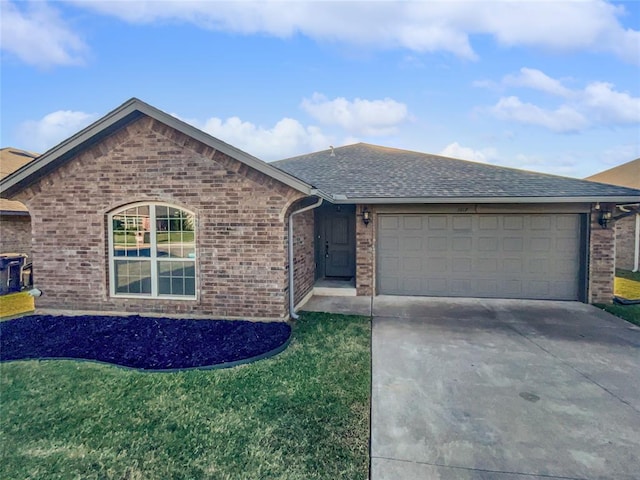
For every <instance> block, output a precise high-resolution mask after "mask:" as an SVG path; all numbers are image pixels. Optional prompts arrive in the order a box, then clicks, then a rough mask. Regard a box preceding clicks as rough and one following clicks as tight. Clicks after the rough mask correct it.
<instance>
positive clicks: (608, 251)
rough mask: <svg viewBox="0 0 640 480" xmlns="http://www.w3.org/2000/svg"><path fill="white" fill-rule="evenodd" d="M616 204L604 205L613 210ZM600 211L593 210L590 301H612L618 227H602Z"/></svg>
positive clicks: (590, 243) (590, 249) (604, 207)
mask: <svg viewBox="0 0 640 480" xmlns="http://www.w3.org/2000/svg"><path fill="white" fill-rule="evenodd" d="M614 207H615V205H602V206H601V208H603V209H610V210H613V209H614ZM599 215H600V211H599V210H596V209H595V208H594V209H593V210H592V211H591V228H590V230H591V233H590V236H589V237H590V238H589V298H588V301H589V303H611V301H612V300H613V279H614V277H615V271H616V264H615V257H616V229H615V228H614V227H613V226H612V225H610V226H609V228H602V227H601V226H600V225H599V224H598V218H599Z"/></svg>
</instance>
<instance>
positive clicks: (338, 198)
mask: <svg viewBox="0 0 640 480" xmlns="http://www.w3.org/2000/svg"><path fill="white" fill-rule="evenodd" d="M330 201H331V203H335V204H340V203H364V204H368V205H377V204H389V205H391V204H407V203H412V204H433V203H486V204H489V203H596V202H602V203H637V202H638V196H637V195H635V196H632V195H617V196H584V197H506V196H505V197H373V198H371V197H347V196H344V195H333V196H332V198H331V200H330Z"/></svg>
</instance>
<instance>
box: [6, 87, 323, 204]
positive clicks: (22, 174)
mask: <svg viewBox="0 0 640 480" xmlns="http://www.w3.org/2000/svg"><path fill="white" fill-rule="evenodd" d="M143 115H146V116H148V117H151V118H153V119H155V120H157V121H159V122H161V123H164V124H165V125H168V126H170V127H172V128H174V129H176V130H178V131H179V132H182V133H184V134H185V135H187V136H189V137H191V138H193V139H195V140H198V141H200V142H202V143H204V144H205V145H207V146H209V147H211V148H213V149H215V150H217V151H220V152H222V153H224V154H226V155H228V156H230V157H232V158H234V159H236V160H238V161H239V162H241V163H244V164H245V165H247V166H249V167H251V168H254V169H255V170H258V171H259V172H261V173H264V174H265V175H268V176H270V177H272V178H274V179H276V180H278V181H280V182H282V183H284V184H285V185H288V186H290V187H291V188H294V189H296V190H298V191H300V192H302V193H306V194H313V193H315V190H314V189H313V187H312V186H311V185H309V184H307V183H305V182H304V181H301V180H299V179H298V178H296V177H293V176H291V175H289V174H288V173H286V172H284V171H282V170H279V169H277V168H275V167H274V166H272V165H270V164H268V163H266V162H264V161H262V160H260V159H258V158H256V157H254V156H252V155H249V154H248V153H245V152H243V151H242V150H240V149H238V148H236V147H234V146H232V145H229V144H227V143H225V142H223V141H221V140H218V139H217V138H214V137H212V136H211V135H209V134H208V133H205V132H203V131H202V130H199V129H197V128H195V127H193V126H191V125H189V124H187V123H185V122H183V121H182V120H180V119H178V118H176V117H174V116H172V115H169V114H168V113H165V112H163V111H161V110H158V109H157V108H155V107H152V106H151V105H149V104H147V103H145V102H143V101H141V100H138V99H137V98H131V99H130V100H127V101H126V102H125V103H123V104H122V105H120V106H119V107H118V108H116V109H115V110H113V111H111V112H109V113H108V114H106V115H105V116H104V117H102V118H100V119H99V120H97V121H95V122H94V123H92V124H91V125H89V126H88V127H86V128H85V129H84V130H81V131H80V132H78V133H76V134H75V135H74V136H72V137H70V138H68V139H67V140H65V141H64V142H62V143H60V144H59V145H56V146H55V147H53V148H52V149H50V150H48V151H46V152H45V153H43V154H42V155H40V156H39V157H38V158H37V159H36V160H35V161H33V162H31V163H29V164H28V165H26V166H24V167H23V168H20V169H19V170H18V171H16V172H14V173H13V174H11V175H9V176H8V177H6V178H3V179H1V180H0V194H1V195H2V196H3V197H11V196H12V195H14V194H15V193H16V192H19V191H20V190H22V189H24V188H26V187H28V186H29V185H31V184H33V183H34V182H36V181H38V180H39V179H40V178H42V177H44V176H45V175H47V174H48V173H50V172H51V171H53V170H55V169H56V168H58V167H59V166H60V165H62V164H64V163H65V162H66V161H68V160H70V159H71V158H72V157H74V156H75V155H77V154H78V153H79V152H81V151H83V150H84V149H86V148H89V147H90V146H92V145H94V144H96V143H98V142H99V141H101V140H102V139H104V138H105V137H106V136H108V135H110V134H112V133H114V132H116V131H117V130H119V129H121V128H122V127H124V126H125V125H127V124H129V123H131V122H133V121H135V120H137V119H138V118H140V117H142V116H143Z"/></svg>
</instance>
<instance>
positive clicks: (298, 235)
mask: <svg viewBox="0 0 640 480" xmlns="http://www.w3.org/2000/svg"><path fill="white" fill-rule="evenodd" d="M300 208H302V205H301V204H296V205H294V206H293V207H292V209H291V210H298V209H300ZM289 213H290V212H289ZM288 217H289V215H288V213H287V218H288ZM293 218H294V220H293V242H294V243H293V255H294V257H293V258H294V260H293V263H294V273H293V275H294V284H295V292H294V293H295V298H294V303H295V305H297V304H298V303H299V302H300V301H301V300H302V299H303V298H304V297H305V295H307V294H308V293H309V292H310V291H311V290H312V289H313V284H314V281H315V271H316V262H315V250H314V245H315V244H314V218H315V217H314V211H313V210H309V211H306V212H304V213H301V214H299V215H296V216H295V217H293ZM287 232H288V229H287ZM287 295H288V291H287ZM287 301H288V298H287Z"/></svg>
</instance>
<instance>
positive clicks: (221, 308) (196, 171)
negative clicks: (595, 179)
mask: <svg viewBox="0 0 640 480" xmlns="http://www.w3.org/2000/svg"><path fill="white" fill-rule="evenodd" d="M0 192H2V195H3V196H5V197H7V198H12V199H16V200H19V201H22V202H24V203H25V204H26V205H27V206H28V208H29V211H30V212H31V214H32V217H33V219H34V225H33V247H32V248H33V258H34V261H35V262H37V264H38V277H37V278H38V280H39V281H38V287H39V288H41V289H42V290H43V291H44V293H45V294H44V295H43V296H42V297H41V298H39V299H38V306H39V307H49V308H72V309H78V310H108V311H130V312H141V313H143V312H155V313H172V314H176V313H179V314H188V315H192V316H200V315H202V316H209V317H212V316H213V317H227V318H234V317H239V318H270V319H285V318H287V317H288V316H289V314H290V313H291V311H292V310H293V309H292V307H291V304H293V303H295V304H296V305H299V304H301V303H303V302H304V301H305V299H306V298H308V297H309V296H310V294H311V293H312V292H313V289H314V285H315V284H316V283H317V282H318V281H320V282H322V281H324V280H327V279H329V280H332V281H336V282H337V283H345V284H346V285H347V286H350V285H352V286H353V288H352V289H347V291H349V293H352V294H354V295H356V294H357V295H364V296H370V295H377V294H392V295H393V294H403V295H438V296H474V297H500V298H535V299H562V300H578V301H585V302H609V301H611V298H612V295H613V292H612V290H613V274H614V261H613V248H614V245H613V242H614V235H613V230H611V229H606V228H601V227H600V225H599V224H598V221H599V219H600V217H601V215H602V212H608V211H611V210H613V209H614V208H615V206H616V205H617V204H627V203H631V202H635V201H638V200H640V190H633V189H629V188H623V187H616V186H610V185H601V184H595V183H592V182H586V181H583V180H576V179H569V178H562V177H556V176H552V175H543V174H538V173H531V172H524V171H519V170H515V169H509V168H501V167H495V166H491V165H486V164H479V163H473V162H466V161H462V160H454V159H449V158H444V157H438V156H433V155H426V154H422V153H416V152H408V151H404V150H397V149H390V148H384V147H377V146H373V145H366V144H357V145H352V146H347V147H342V148H336V149H335V150H333V149H331V150H326V151H322V152H317V153H313V154H310V155H305V156H301V157H297V158H294V159H288V160H283V161H280V162H276V163H271V164H270V163H265V162H263V161H261V160H259V159H257V158H255V157H252V156H251V155H248V154H247V153H244V152H242V151H240V150H238V149H236V148H234V147H232V146H230V145H228V144H226V143H224V142H221V141H220V140H217V139H215V138H213V137H211V136H210V135H208V134H206V133H204V132H202V131H200V130H198V129H196V128H194V127H192V126H190V125H188V124H186V123H184V122H182V121H180V120H178V119H177V118H175V117H173V116H171V115H168V114H166V113H164V112H161V111H160V110H157V109H155V108H154V107H152V106H150V105H148V104H146V103H143V102H141V101H140V100H137V99H131V100H129V101H127V102H126V103H124V104H123V105H121V106H120V107H118V108H117V109H116V110H114V111H112V112H110V113H109V114H107V115H106V116H105V117H103V118H101V119H100V120H98V121H97V122H95V123H93V124H92V125H90V126H89V127H87V128H85V129H84V130H82V131H81V132H79V133H78V134H76V135H74V136H73V137H71V138H69V139H68V140H66V141H64V142H63V143H61V144H60V145H58V146H56V147H54V148H53V149H51V150H49V151H48V152H46V153H44V154H43V155H42V156H40V157H39V158H38V159H37V160H35V161H34V162H33V163H31V164H29V165H28V166H27V167H25V168H23V169H21V170H20V171H18V172H16V173H14V174H13V175H11V176H9V177H7V178H5V179H4V180H2V181H0ZM320 202H322V204H321V205H320ZM596 205H598V206H599V207H600V209H599V210H597V209H596ZM316 207H317V208H316ZM301 210H302V211H301ZM296 212H298V213H297V214H296ZM294 214H295V215H294ZM289 228H291V230H292V232H293V234H292V235H290V233H289ZM289 247H291V256H292V260H290V259H289V252H288V248H289ZM290 266H292V268H293V270H292V271H291V272H290V271H289V269H290ZM289 273H291V274H292V276H293V282H291V281H290V277H289ZM291 288H293V290H294V292H295V293H294V294H293V296H292V298H291V299H290V298H289V293H290V290H291Z"/></svg>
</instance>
